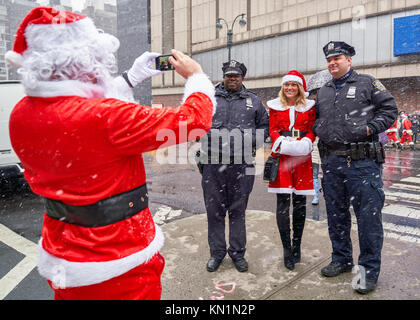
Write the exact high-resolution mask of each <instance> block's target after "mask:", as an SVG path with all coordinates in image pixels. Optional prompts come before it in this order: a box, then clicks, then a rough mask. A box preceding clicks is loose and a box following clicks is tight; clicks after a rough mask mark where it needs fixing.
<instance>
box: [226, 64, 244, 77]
mask: <svg viewBox="0 0 420 320" xmlns="http://www.w3.org/2000/svg"><path fill="white" fill-rule="evenodd" d="M246 70H247V69H246V67H245V65H244V64H243V63H240V62H238V61H236V60H230V61H229V62H225V63H223V67H222V71H223V76H225V75H228V74H240V75H242V77H245V75H246Z"/></svg>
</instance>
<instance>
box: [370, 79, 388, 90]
mask: <svg viewBox="0 0 420 320" xmlns="http://www.w3.org/2000/svg"><path fill="white" fill-rule="evenodd" d="M372 84H373V86H374V87H375V88H376V89H378V90H379V91H381V92H386V88H385V86H384V85H383V84H382V82H380V81H379V80H375V81H373V83H372Z"/></svg>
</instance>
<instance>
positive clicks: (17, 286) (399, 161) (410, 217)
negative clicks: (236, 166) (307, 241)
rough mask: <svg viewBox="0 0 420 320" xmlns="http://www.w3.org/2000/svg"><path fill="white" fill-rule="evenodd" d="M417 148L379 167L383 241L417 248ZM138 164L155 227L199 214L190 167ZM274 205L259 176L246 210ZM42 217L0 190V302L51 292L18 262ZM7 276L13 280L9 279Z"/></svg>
mask: <svg viewBox="0 0 420 320" xmlns="http://www.w3.org/2000/svg"><path fill="white" fill-rule="evenodd" d="M417 148H418V149H417V150H416V151H411V150H409V149H407V150H403V151H395V150H389V151H387V160H386V163H385V165H384V168H383V180H384V191H385V195H386V200H385V206H384V209H383V224H384V231H385V236H386V237H392V238H398V239H400V240H403V241H408V242H416V243H420V146H417ZM266 154H267V153H266ZM144 160H145V163H146V171H147V176H148V190H149V195H150V200H151V205H150V208H151V211H152V214H154V216H155V220H156V222H157V223H170V221H172V220H174V219H182V218H185V217H188V216H191V215H193V214H203V213H204V212H205V208H204V202H203V195H202V188H201V176H200V174H199V172H198V169H197V168H196V166H195V165H194V164H170V165H161V164H159V163H157V161H156V154H155V153H150V154H145V155H144ZM275 200H276V198H275V195H274V194H269V193H268V192H267V185H266V183H265V182H264V181H263V180H262V176H261V175H257V176H256V179H255V184H254V189H253V192H252V194H251V196H250V200H249V205H248V209H253V210H264V211H269V212H274V211H275ZM311 201H312V197H308V199H307V219H314V220H324V219H326V213H325V204H324V200H323V198H322V196H321V198H320V204H319V205H318V206H313V205H311ZM43 212H44V208H43V203H42V201H41V199H40V198H39V197H38V196H36V195H34V194H32V193H31V192H30V190H29V189H28V188H25V187H24V186H21V187H19V188H17V190H14V191H10V190H4V186H3V187H2V191H1V194H0V227H1V228H0V299H6V300H20V299H24V300H25V299H31V300H38V299H52V298H53V294H52V290H51V289H50V288H49V287H48V285H47V283H46V281H45V280H44V279H42V278H40V276H39V275H38V273H37V270H36V268H35V267H34V266H33V265H32V264H33V261H34V260H33V259H32V260H31V263H32V264H26V267H25V266H24V265H25V264H23V263H22V262H23V261H24V258H25V257H26V256H25V254H28V255H29V253H27V251H24V250H23V249H20V248H22V244H21V243H20V242H19V238H20V237H22V238H23V239H27V240H29V241H28V242H25V243H26V244H27V247H30V250H29V251H28V252H31V253H30V254H32V253H33V252H36V243H37V242H38V240H39V238H40V236H41V226H42V215H43ZM353 222H355V219H354V218H353ZM10 231H13V232H10ZM18 242H19V243H18ZM31 250H32V251H31ZM22 251H23V252H22ZM419 262H420V261H419ZM25 268H26V269H25ZM15 274H17V276H16V275H15ZM12 275H13V276H14V278H13V279H14V280H10V279H11V278H12V277H11V276H12Z"/></svg>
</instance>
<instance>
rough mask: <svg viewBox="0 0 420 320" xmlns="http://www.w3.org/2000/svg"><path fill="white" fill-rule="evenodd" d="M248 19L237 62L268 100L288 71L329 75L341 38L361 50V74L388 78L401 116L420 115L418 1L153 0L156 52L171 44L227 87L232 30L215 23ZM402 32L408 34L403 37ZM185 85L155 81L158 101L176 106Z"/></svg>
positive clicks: (173, 78) (237, 35) (170, 77)
mask: <svg viewBox="0 0 420 320" xmlns="http://www.w3.org/2000/svg"><path fill="white" fill-rule="evenodd" d="M242 13H244V14H246V21H247V24H246V25H245V26H241V25H240V24H239V23H236V24H235V25H234V27H233V47H232V59H236V60H239V61H241V62H243V63H245V65H246V66H247V68H248V74H247V77H246V79H245V82H244V84H245V86H247V88H249V89H251V90H253V91H255V92H256V93H257V94H259V95H260V96H261V98H262V99H263V100H264V101H266V100H269V99H272V98H274V97H276V96H277V94H278V91H279V90H280V81H281V77H282V76H283V75H284V74H285V73H287V72H288V71H289V70H291V69H297V70H299V71H300V72H302V73H303V74H304V75H305V77H306V78H308V77H309V76H310V75H312V74H313V73H315V72H317V71H320V70H322V69H325V68H326V61H325V58H324V54H323V51H322V47H323V46H324V45H325V44H326V43H327V42H328V41H330V40H337V41H345V42H347V43H349V44H351V45H353V46H354V47H355V49H356V56H354V57H353V67H354V69H355V70H356V71H358V72H361V73H368V74H371V75H373V76H375V77H377V78H379V79H381V81H382V82H383V83H384V85H385V86H386V87H387V88H388V89H389V90H390V91H391V92H392V93H393V95H394V97H395V98H396V100H397V104H398V107H399V108H400V109H401V110H405V111H408V112H413V111H414V110H417V109H420V2H419V1H418V0H316V1H315V0H259V1H255V0H161V1H153V2H152V3H151V38H152V50H153V51H157V52H163V53H169V48H170V47H171V46H170V45H172V47H174V48H177V49H179V50H182V51H184V52H186V53H188V54H190V55H192V56H193V58H194V59H196V60H197V61H199V62H200V64H201V65H202V67H203V69H204V70H205V72H206V73H207V74H208V75H209V76H210V78H211V79H212V81H214V82H215V83H216V82H218V81H221V80H222V71H221V67H222V63H223V62H225V61H227V59H228V50H227V48H226V43H227V28H226V25H225V24H223V29H221V30H218V29H216V19H217V18H219V17H220V18H224V19H225V20H226V21H227V23H228V25H229V28H231V26H232V22H233V20H234V18H235V17H236V16H237V15H239V14H242ZM406 20H407V21H406ZM400 25H401V28H405V29H404V32H401V31H400V30H399V29H398V28H400ZM396 28H397V29H396ZM401 34H408V36H406V37H405V38H404V37H403V39H400V38H401V37H400V35H401ZM416 43H417V44H416ZM407 46H408V47H410V48H411V49H412V50H411V51H410V50H407V48H406V47H407ZM413 47H414V48H413ZM399 50H400V51H399ZM404 50H406V51H404ZM183 83H184V80H183V79H182V78H181V77H179V76H178V75H177V74H176V73H175V72H166V73H165V74H164V75H162V76H160V77H155V78H154V79H153V82H152V89H153V102H154V103H158V104H163V105H177V104H178V103H179V101H180V99H181V97H182V87H183Z"/></svg>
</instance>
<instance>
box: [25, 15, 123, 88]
mask: <svg viewBox="0 0 420 320" xmlns="http://www.w3.org/2000/svg"><path fill="white" fill-rule="evenodd" d="M25 37H26V39H27V43H28V48H27V50H25V52H24V53H23V60H22V65H21V67H20V68H19V69H18V73H19V74H20V75H21V77H22V82H23V85H24V87H25V88H26V89H35V88H36V87H37V86H38V84H39V83H40V82H45V81H56V82H58V81H65V80H77V81H80V82H86V83H97V84H99V85H105V84H106V83H107V81H108V80H109V78H110V77H111V74H113V73H115V72H117V65H116V59H115V56H114V52H116V51H117V50H118V48H119V45H120V43H119V41H118V39H117V38H116V37H114V36H112V35H110V34H107V33H104V32H103V31H101V30H98V29H96V27H95V25H94V24H93V22H92V20H91V19H89V18H85V19H82V20H80V21H76V22H73V23H71V24H53V25H51V24H50V25H29V26H28V27H27V28H26V31H25Z"/></svg>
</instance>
